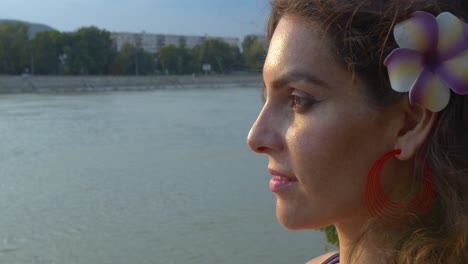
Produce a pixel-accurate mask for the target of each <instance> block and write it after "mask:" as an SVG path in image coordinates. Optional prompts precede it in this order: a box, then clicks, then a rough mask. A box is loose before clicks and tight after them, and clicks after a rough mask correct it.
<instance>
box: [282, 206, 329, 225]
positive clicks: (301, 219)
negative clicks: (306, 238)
mask: <svg viewBox="0 0 468 264" xmlns="http://www.w3.org/2000/svg"><path fill="white" fill-rule="evenodd" d="M276 217H277V218H278V221H279V222H280V224H281V225H283V226H284V227H286V228H287V229H290V230H301V229H319V228H322V227H325V226H327V225H329V224H327V223H320V221H319V220H320V219H317V217H313V216H310V215H302V214H301V213H300V212H298V211H296V212H294V211H289V212H287V211H284V210H279V208H277V209H276Z"/></svg>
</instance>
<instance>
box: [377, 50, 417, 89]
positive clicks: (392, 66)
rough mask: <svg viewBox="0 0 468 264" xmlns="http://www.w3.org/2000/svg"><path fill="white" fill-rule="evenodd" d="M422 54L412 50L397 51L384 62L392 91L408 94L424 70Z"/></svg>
mask: <svg viewBox="0 0 468 264" xmlns="http://www.w3.org/2000/svg"><path fill="white" fill-rule="evenodd" d="M422 63H423V58H422V54H421V53H419V52H417V51H415V50H410V49H395V50H393V51H392V53H390V54H389V55H388V56H387V58H386V59H385V61H384V65H385V66H387V70H388V75H389V77H390V84H391V86H392V89H393V90H395V91H397V92H402V93H404V92H408V91H409V90H410V89H411V87H412V86H413V84H414V82H415V81H416V79H417V78H418V75H419V74H420V73H421V72H422V70H423V66H422Z"/></svg>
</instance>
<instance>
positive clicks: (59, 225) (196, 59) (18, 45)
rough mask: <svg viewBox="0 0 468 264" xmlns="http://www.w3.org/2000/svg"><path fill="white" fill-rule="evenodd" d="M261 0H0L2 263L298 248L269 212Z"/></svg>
mask: <svg viewBox="0 0 468 264" xmlns="http://www.w3.org/2000/svg"><path fill="white" fill-rule="evenodd" d="M268 11H269V4H268V1H267V0H262V1H260V0H241V1H231V2H228V1H212V0H200V1H188V0H166V1H149V0H148V1H146V0H135V1H129V0H114V1H108V0H94V1H91V0H81V1H75V0H61V1H59V0H43V1H34V0H2V8H1V9H0V19H1V20H0V93H1V94H0V134H1V137H0V164H1V166H0V171H1V173H0V176H1V181H0V210H1V212H2V214H1V216H0V263H8V264H10V263H11V264H25V263H41V264H42V263H43V264H52V263H71V264H77V263H83V264H84V263H87V264H89V263H109V264H118V263H122V264H124V263H135V264H139V263H181V262H182V263H278V264H279V263H305V262H307V261H308V260H309V259H310V258H312V257H314V256H316V255H318V254H320V253H322V252H324V251H325V250H326V249H327V243H326V239H325V236H324V234H323V233H321V232H319V231H290V230H286V229H284V228H283V227H282V226H281V225H280V224H279V223H278V222H277V220H276V216H275V197H274V195H273V194H272V193H270V191H269V188H268V182H269V174H268V172H267V170H266V166H267V158H266V157H263V156H260V155H257V154H254V153H252V152H251V151H250V150H249V149H248V148H247V146H246V143H245V138H246V135H247V133H248V130H249V129H250V126H251V124H252V123H253V121H254V120H255V118H256V116H257V114H258V112H259V110H260V108H261V105H262V102H261V98H260V94H261V93H260V90H261V86H262V80H261V67H262V63H263V60H264V58H265V54H266V49H267V43H266V41H265V34H264V28H265V23H266V18H267V15H268Z"/></svg>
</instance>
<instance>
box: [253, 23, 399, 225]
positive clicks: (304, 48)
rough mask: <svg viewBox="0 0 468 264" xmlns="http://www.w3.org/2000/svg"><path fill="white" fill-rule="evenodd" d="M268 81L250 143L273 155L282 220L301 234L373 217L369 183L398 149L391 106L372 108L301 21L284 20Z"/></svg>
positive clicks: (268, 65)
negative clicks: (372, 171) (373, 169)
mask: <svg viewBox="0 0 468 264" xmlns="http://www.w3.org/2000/svg"><path fill="white" fill-rule="evenodd" d="M263 78H264V82H265V86H266V102H265V104H264V106H263V109H262V110H261V112H260V114H259V116H258V118H257V120H256V122H255V123H254V125H253V126H252V128H251V130H250V133H249V135H248V139H247V141H248V144H249V146H250V148H251V149H252V150H253V151H255V152H258V153H263V154H267V155H268V157H269V163H268V169H269V171H270V174H271V180H270V189H271V190H272V191H273V192H274V193H275V194H276V197H277V203H276V212H277V216H278V219H279V220H280V222H281V223H282V224H283V225H284V226H286V227H288V228H291V229H301V228H318V227H322V226H325V225H329V224H336V223H338V222H339V221H350V222H352V221H361V220H362V218H363V217H368V215H367V212H366V209H365V206H364V201H363V197H362V196H363V186H364V181H365V177H366V175H367V172H368V170H369V168H370V166H371V165H372V163H373V162H374V161H375V159H377V158H378V157H379V156H380V155H381V154H383V153H385V152H387V151H390V150H391V149H392V147H393V142H394V139H395V137H396V135H395V133H394V131H393V130H392V129H388V127H389V126H391V125H392V122H393V121H392V118H391V116H392V111H391V109H390V110H386V111H385V112H383V111H377V110H374V109H372V108H371V107H370V106H369V105H368V104H367V103H366V98H365V96H364V85H363V84H362V83H361V82H360V81H356V80H354V81H353V80H352V76H351V74H350V73H349V72H348V71H346V70H345V69H344V68H343V67H342V66H341V65H339V64H338V63H337V61H336V59H335V58H334V57H333V56H332V54H331V50H330V42H329V41H328V40H327V39H326V38H325V37H324V36H323V35H321V34H320V33H319V32H318V31H317V30H314V26H311V25H310V24H306V23H305V22H303V21H301V20H300V19H295V18H291V17H284V18H282V19H281V20H280V22H279V24H278V26H277V28H276V30H275V33H274V35H273V37H272V40H271V43H270V47H269V52H268V56H267V58H266V62H265V65H264V70H263Z"/></svg>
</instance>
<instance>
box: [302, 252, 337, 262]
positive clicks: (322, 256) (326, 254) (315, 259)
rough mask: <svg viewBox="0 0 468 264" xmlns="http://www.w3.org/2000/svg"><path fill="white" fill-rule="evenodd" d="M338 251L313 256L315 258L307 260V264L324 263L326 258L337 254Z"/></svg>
mask: <svg viewBox="0 0 468 264" xmlns="http://www.w3.org/2000/svg"><path fill="white" fill-rule="evenodd" d="M336 253H338V251H333V252H328V253H325V254H323V255H321V256H318V257H316V258H313V259H311V260H309V262H307V263H306V264H322V263H323V262H324V261H325V260H327V259H328V258H329V257H331V256H333V255H335V254H336Z"/></svg>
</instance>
